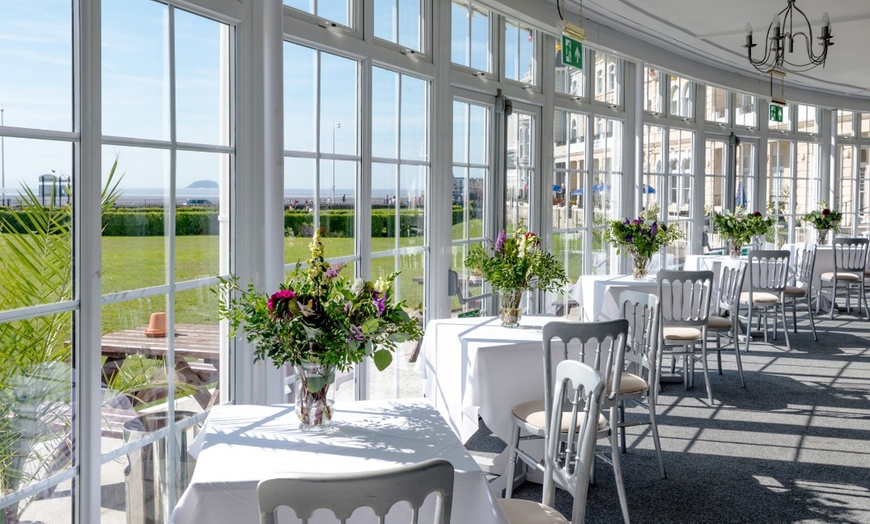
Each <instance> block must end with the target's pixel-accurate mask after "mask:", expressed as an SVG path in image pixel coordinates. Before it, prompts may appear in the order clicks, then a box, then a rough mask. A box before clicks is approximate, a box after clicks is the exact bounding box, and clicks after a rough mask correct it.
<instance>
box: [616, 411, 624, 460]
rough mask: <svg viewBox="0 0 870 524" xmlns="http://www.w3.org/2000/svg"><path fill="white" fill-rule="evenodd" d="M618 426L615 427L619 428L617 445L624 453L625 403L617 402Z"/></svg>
mask: <svg viewBox="0 0 870 524" xmlns="http://www.w3.org/2000/svg"><path fill="white" fill-rule="evenodd" d="M618 422H619V424H618V425H617V427H618V428H619V445H620V447H621V448H622V452H623V453H625V402H623V401H621V400H620V401H619V419H618Z"/></svg>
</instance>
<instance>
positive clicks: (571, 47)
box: [562, 35, 583, 69]
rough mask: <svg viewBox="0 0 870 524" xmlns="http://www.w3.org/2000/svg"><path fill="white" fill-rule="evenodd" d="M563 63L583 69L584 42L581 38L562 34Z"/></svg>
mask: <svg viewBox="0 0 870 524" xmlns="http://www.w3.org/2000/svg"><path fill="white" fill-rule="evenodd" d="M562 63H563V64H565V65H568V66H574V67H576V68H577V69H583V44H581V43H580V41H579V40H574V39H573V38H571V37H569V36H566V35H562Z"/></svg>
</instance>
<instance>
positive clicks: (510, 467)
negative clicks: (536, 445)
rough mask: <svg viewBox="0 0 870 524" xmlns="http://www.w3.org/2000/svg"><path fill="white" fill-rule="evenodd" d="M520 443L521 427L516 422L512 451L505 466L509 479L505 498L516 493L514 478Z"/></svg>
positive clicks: (513, 430) (512, 430)
mask: <svg viewBox="0 0 870 524" xmlns="http://www.w3.org/2000/svg"><path fill="white" fill-rule="evenodd" d="M519 445H520V427H519V426H517V425H516V424H514V427H513V429H511V441H510V451H509V452H508V462H507V466H505V470H504V475H505V479H507V484H505V488H504V498H506V499H509V498H511V496H513V493H514V478H515V473H516V470H517V448H518V447H519Z"/></svg>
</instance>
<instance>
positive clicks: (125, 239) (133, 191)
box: [102, 146, 175, 293]
mask: <svg viewBox="0 0 870 524" xmlns="http://www.w3.org/2000/svg"><path fill="white" fill-rule="evenodd" d="M169 157H170V155H169V151H167V150H161V149H150V148H149V149H146V148H138V147H112V146H105V147H104V148H103V185H106V184H107V182H108V180H109V176H110V175H111V174H112V173H113V167H114V175H112V176H113V181H114V182H117V184H118V186H117V195H118V200H117V203H116V205H115V206H113V207H112V208H109V209H106V210H105V211H104V212H103V252H102V256H103V258H102V260H103V278H102V281H103V292H104V293H111V292H115V291H123V290H127V289H137V288H143V287H148V286H156V285H160V284H166V283H167V274H166V234H167V231H166V229H167V227H168V224H167V223H166V221H165V213H166V212H167V210H174V208H175V203H174V202H173V203H170V202H169V194H168V192H169V188H168V186H169ZM116 162H117V164H116Z"/></svg>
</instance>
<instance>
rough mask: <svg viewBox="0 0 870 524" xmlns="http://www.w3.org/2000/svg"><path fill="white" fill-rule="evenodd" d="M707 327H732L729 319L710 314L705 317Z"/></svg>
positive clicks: (732, 324)
mask: <svg viewBox="0 0 870 524" xmlns="http://www.w3.org/2000/svg"><path fill="white" fill-rule="evenodd" d="M707 327H708V328H711V329H730V328H732V327H734V323H733V322H731V319H729V318H725V317H720V316H719V315H710V317H709V318H708V319H707Z"/></svg>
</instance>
